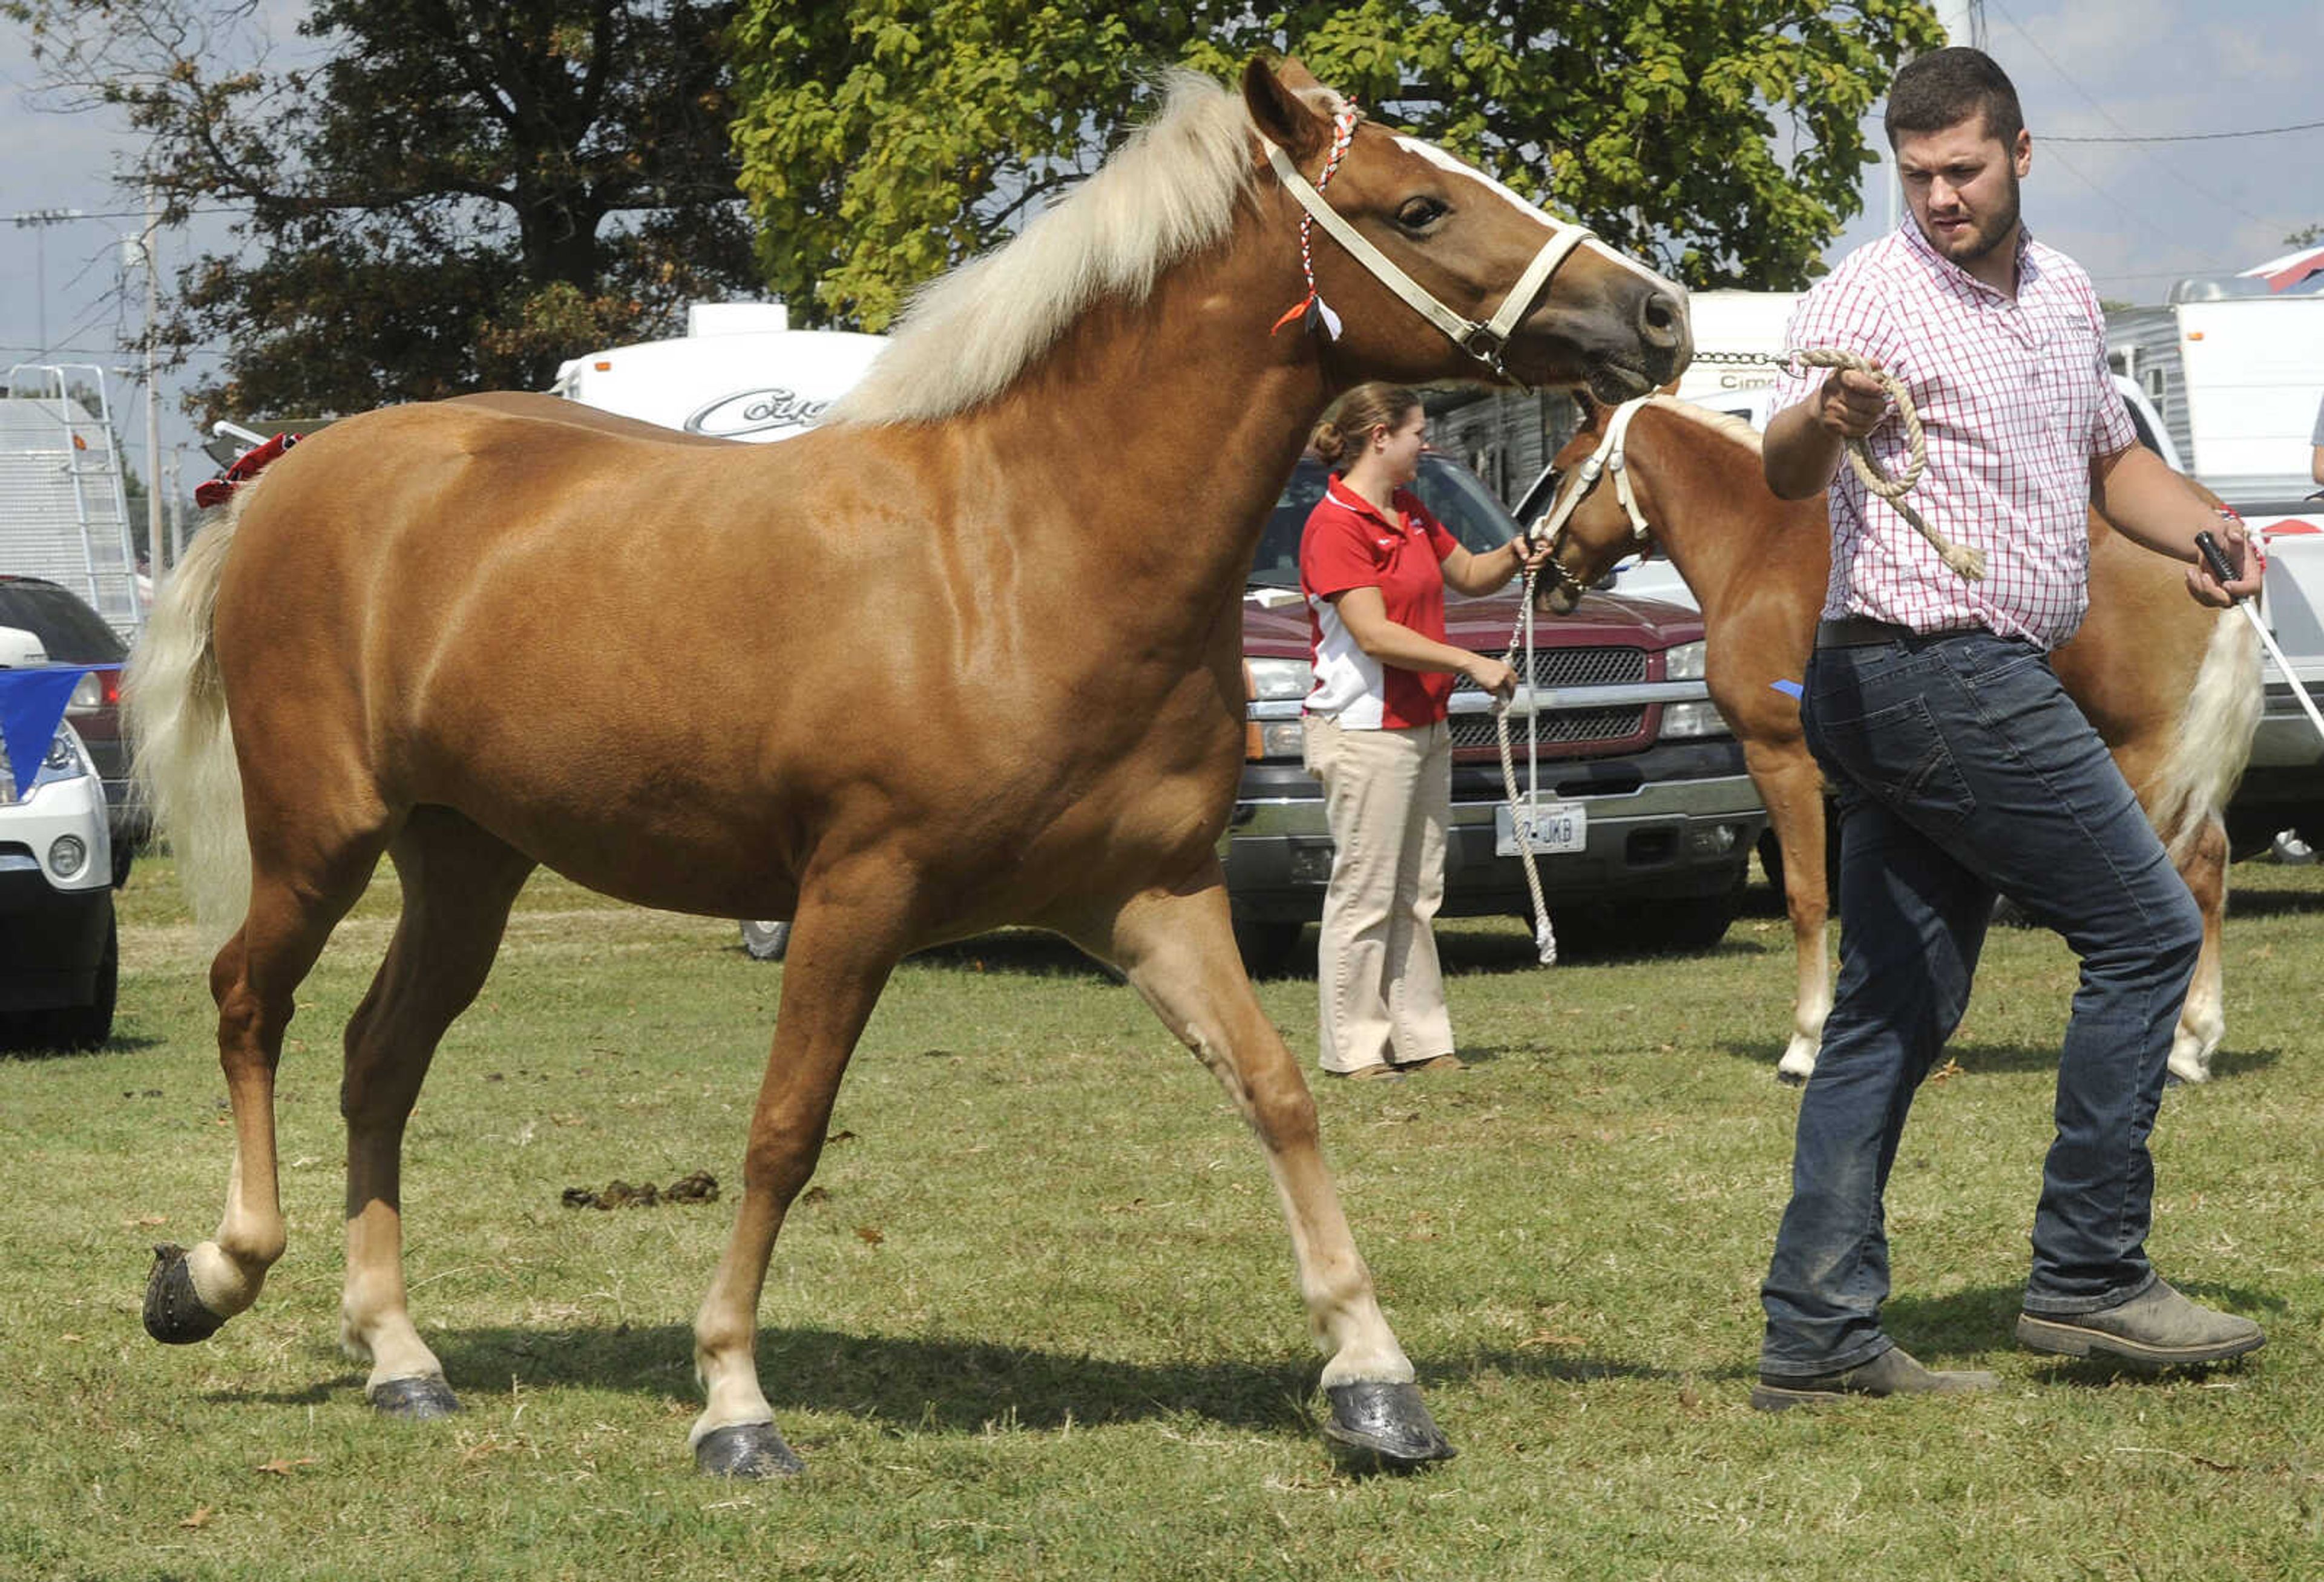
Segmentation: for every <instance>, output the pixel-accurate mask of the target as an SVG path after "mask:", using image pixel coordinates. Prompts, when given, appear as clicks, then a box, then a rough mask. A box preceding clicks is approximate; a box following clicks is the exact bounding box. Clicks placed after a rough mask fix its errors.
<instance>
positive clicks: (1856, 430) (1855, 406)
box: [1815, 368, 1888, 439]
mask: <svg viewBox="0 0 2324 1582" xmlns="http://www.w3.org/2000/svg"><path fill="white" fill-rule="evenodd" d="M1887 415H1888V391H1887V390H1886V388H1885V387H1883V386H1882V384H1881V382H1879V381H1878V380H1877V379H1875V378H1873V377H1872V376H1871V375H1870V374H1868V373H1858V372H1857V371H1856V370H1855V369H1853V368H1835V369H1833V370H1832V371H1831V373H1829V374H1827V375H1825V377H1824V382H1823V387H1822V388H1821V390H1819V391H1816V397H1815V419H1816V421H1817V422H1818V423H1819V424H1821V425H1822V426H1823V428H1826V429H1828V430H1830V431H1831V433H1833V434H1837V435H1839V436H1840V437H1841V438H1843V439H1861V438H1863V437H1865V436H1866V435H1867V434H1869V433H1871V432H1872V431H1873V430H1874V429H1875V428H1879V427H1880V423H1881V420H1882V419H1883V418H1886V417H1887Z"/></svg>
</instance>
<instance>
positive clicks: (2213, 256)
mask: <svg viewBox="0 0 2324 1582" xmlns="http://www.w3.org/2000/svg"><path fill="white" fill-rule="evenodd" d="M272 9H275V10H276V12H277V14H296V12H297V10H298V7H297V6H295V5H290V4H287V3H284V0H278V3H277V5H276V6H274V7H272ZM1984 16H1985V30H1986V38H1985V43H1986V47H1987V49H1988V50H1990V51H1992V53H1993V54H1994V55H1995V56H1996V57H1997V59H1999V60H2000V61H2001V63H2002V65H2003V66H2004V67H2005V68H2006V69H2007V70H2008V71H2009V73H2010V75H2011V77H2012V78H2014V79H2015V81H2016V83H2017V87H2018V93H2019V96H2020V97H2021V98H2022V99H2023V100H2024V106H2025V115H2026V123H2027V124H2028V126H2029V127H2030V128H2031V129H2032V131H2033V138H2034V163H2033V175H2032V176H2031V177H2030V178H2028V179H2027V182H2026V188H2025V215H2026V218H2027V221H2028V223H2029V224H2031V225H2033V229H2034V230H2035V232H2036V233H2037V234H2038V235H2040V236H2041V237H2042V238H2043V240H2044V241H2045V242H2048V243H2049V244H2052V245H2053V246H2057V247H2060V248H2062V249H2064V250H2065V251H2066V252H2067V253H2070V254H2071V255H2073V256H2074V257H2075V258H2077V259H2078V260H2080V262H2082V264H2083V265H2084V266H2085V267H2086V268H2088V269H2089V271H2090V273H2091V275H2092V276H2093V277H2094V278H2095V280H2096V281H2097V282H2098V290H2099V291H2100V292H2101V293H2102V294H2103V295H2105V296H2106V297H2107V298H2109V299H2121V300H2126V301H2134V302H2157V301H2160V300H2161V299H2162V296H2163V290H2165V289H2166V288H2167V287H2168V286H2169V285H2170V284H2171V282H2172V281H2174V280H2177V279H2179V278H2180V277H2181V276H2182V275H2188V274H2198V273H2211V272H2233V271H2236V270H2238V269H2242V268H2245V267H2247V266H2248V265H2251V264H2253V263H2256V262H2260V261H2262V260H2264V259H2266V258H2269V257H2272V256H2273V255H2274V254H2276V253H2280V252H2282V251H2283V250H2284V249H2283V247H2282V238H2283V237H2284V235H2286V234H2287V233H2289V232H2292V231H2294V230H2297V229H2299V228H2300V227H2301V226H2303V225H2311V224H2318V223H2324V128H2318V129H2314V130H2310V131H2305V132H2297V133H2283V134H2281V135H2275V136H2266V137H2233V138H2219V139H2216V140H2213V141H2206V142H2184V143H2078V142H2068V141H2065V140H2066V139H2068V138H2093V137H2095V138H2118V137H2123V136H2126V135H2141V134H2144V135H2153V134H2176V135H2185V134H2190V133H2236V132H2246V131H2251V130H2255V129H2259V128H2265V127H2275V126H2285V125H2292V124H2298V123H2302V122H2310V121H2324V89H2320V88H2319V86H2318V85H2319V82H2324V75H2319V67H2324V4H2319V3H2318V0H2216V3H2213V4H2206V5H2195V4H2180V3H2173V0H1986V5H1985V7H1984ZM34 75H35V72H34V68H33V65H32V60H31V59H30V56H29V53H28V51H27V49H26V44H25V41H24V39H23V36H22V33H21V31H20V30H19V29H17V28H16V27H15V26H14V24H0V368H5V365H6V364H8V363H14V362H17V361H20V360H23V359H25V358H28V357H30V356H32V354H33V351H34V349H35V343H36V342H38V341H39V340H40V339H41V334H42V332H41V320H42V301H43V298H44V299H45V304H46V312H45V316H46V319H47V336H48V340H49V343H50V345H51V346H56V347H61V348H65V349H64V350H63V351H61V352H60V353H59V355H61V356H64V357H67V358H69V360H72V361H80V362H97V363H101V364H104V365H106V366H107V367H108V368H110V367H115V366H119V365H122V364H124V363H125V361H126V360H125V359H124V357H122V356H121V355H120V354H118V352H117V350H116V347H117V345H118V339H117V337H118V336H120V335H121V334H122V333H123V332H124V330H125V329H128V328H134V324H135V315H136V314H137V312H138V311H139V308H138V305H137V304H138V299H137V298H136V297H135V295H134V293H132V294H131V296H130V298H129V299H127V300H122V299H115V298H114V297H112V296H111V295H110V294H113V293H116V292H117V290H118V288H119V287H120V284H121V282H122V279H123V271H122V265H121V247H120V238H121V236H122V235H124V234H134V232H135V231H136V229H137V228H138V222H137V221H136V219H135V218H134V216H122V217H118V218H109V219H90V220H85V221H78V222H73V223H69V224H65V225H55V226H51V227H46V228H45V229H42V230H39V231H35V230H33V229H29V228H21V227H18V226H16V225H11V224H9V223H8V216H13V215H15V214H18V213H22V212H26V211H32V210H39V209H47V208H79V209H83V210H86V211H88V212H90V213H91V214H103V213H107V212H112V211H118V210H121V209H124V208H126V207H134V205H131V204H127V203H124V199H123V196H122V195H121V194H120V193H118V192H117V191H116V190H115V189H114V188H113V187H112V186H111V185H110V184H109V182H108V181H107V179H106V178H107V176H108V175H109V173H110V172H111V171H112V170H113V169H114V168H115V165H116V163H117V162H118V161H120V160H121V159H122V158H123V157H124V152H125V151H126V150H127V149H128V147H129V146H130V144H129V143H128V141H127V140H126V139H125V138H124V136H123V135H122V134H121V133H119V131H118V130H117V129H116V127H115V125H113V124H108V123H107V122H106V121H105V120H104V119H102V118H100V117H99V116H97V115H54V114H47V113H43V112H42V111H40V110H38V109H36V108H35V107H33V106H32V105H31V104H30V103H29V100H28V95H27V89H28V87H30V85H31V84H32V81H33V79H34ZM2052 138H2055V139H2058V140H2059V141H2056V142H2050V141H2047V140H2049V139H2052ZM1873 139H1874V142H1875V143H1876V144H1878V143H1879V138H1878V131H1877V122H1876V124H1874V127H1873ZM1886 181H1887V178H1886V173H1885V169H1883V168H1880V167H1875V168H1872V169H1871V170H1867V180H1866V192H1865V211H1864V213H1863V214H1862V215H1861V216H1858V219H1857V220H1856V221H1855V222H1854V223H1852V224H1851V225H1849V227H1848V228H1847V230H1846V231H1845V232H1844V233H1843V234H1842V235H1841V236H1840V239H1839V241H1838V242H1837V243H1836V244H1834V246H1833V248H1832V250H1831V257H1833V258H1835V259H1836V258H1837V257H1839V256H1840V253H1844V252H1846V251H1847V250H1848V248H1849V247H1851V246H1853V245H1855V244H1858V243H1861V242H1864V241H1867V240H1869V239H1870V238H1872V237H1873V236H1876V235H1879V234H1880V233H1881V232H1882V231H1883V230H1884V229H1886V224H1887V202H1888V199H1887V191H1886ZM36 238H39V239H41V242H44V251H45V253H46V259H45V262H46V276H47V281H46V291H45V293H42V292H39V291H36V290H35V289H34V288H35V275H36V267H35V266H36V259H37V256H38V253H37V251H36V248H38V247H39V245H40V243H36ZM213 244H215V237H214V235H213ZM188 253H189V239H188V238H186V237H184V236H171V237H166V238H165V240H164V243H163V260H164V263H165V265H172V264H175V263H177V262H182V261H183V260H184V259H185V258H186V257H187V256H188ZM579 349H581V348H576V350H579ZM115 391H116V397H115V399H116V404H117V405H118V406H120V407H121V408H122V409H124V414H125V416H124V430H125V431H126V432H127V433H128V434H129V435H131V436H132V437H133V439H134V437H136V436H138V435H139V434H141V433H142V423H143V418H142V415H141V414H140V413H139V412H138V411H137V409H136V408H135V402H136V400H137V397H136V395H135V394H134V390H133V389H132V387H131V386H130V385H129V383H128V382H125V381H121V382H115ZM163 411H164V416H165V421H164V428H163V440H164V444H165V445H170V444H175V443H189V442H190V441H191V440H192V438H193V431H192V428H191V426H190V425H189V424H188V423H187V422H185V421H184V420H183V419H182V418H178V417H177V416H176V412H175V401H174V398H173V396H172V394H171V392H170V391H167V390H165V391H164V392H163ZM136 464H137V465H138V466H139V468H140V470H141V471H142V470H143V461H142V458H140V459H138V461H137V462H136ZM192 465H193V466H194V467H195V468H197V469H201V468H206V466H207V464H206V463H203V462H201V461H200V460H199V458H196V459H195V461H194V463H193V464H192ZM194 475H196V476H198V475H200V474H199V472H196V474H194Z"/></svg>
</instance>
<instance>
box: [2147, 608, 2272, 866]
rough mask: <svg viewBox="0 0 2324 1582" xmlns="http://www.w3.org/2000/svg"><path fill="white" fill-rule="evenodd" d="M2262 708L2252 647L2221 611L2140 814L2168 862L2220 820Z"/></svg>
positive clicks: (2251, 638) (2247, 626)
mask: <svg viewBox="0 0 2324 1582" xmlns="http://www.w3.org/2000/svg"><path fill="white" fill-rule="evenodd" d="M2263 702H2264V689H2263V687H2262V686H2261V682H2260V671H2259V639H2258V638H2257V637H2256V636H2255V635H2254V633H2253V631H2252V630H2251V622H2250V621H2246V619H2245V618H2244V615H2243V612H2241V611H2239V610H2222V611H2221V612H2219V616H2218V621H2217V622H2215V623H2214V624H2213V626H2212V628H2211V640H2210V643H2209V647H2207V648H2205V649H2204V651H2203V664H2202V667H2201V668H2200V669H2199V670H2198V671H2196V673H2195V685H2194V688H2193V690H2192V691H2190V693H2189V694H2187V706H2186V708H2185V709H2184V711H2182V712H2181V714H2180V716H2179V733H2178V736H2177V737H2176V739H2175V740H2173V741H2172V744H2171V756H2170V758H2169V759H2167V760H2166V761H2165V762H2164V763H2163V768H2162V770H2161V771H2160V773H2159V774H2158V776H2157V777H2156V786H2157V789H2156V791H2155V794H2154V796H2153V800H2152V802H2151V803H2150V804H2149V807H2148V813H2149V816H2150V817H2151V818H2152V819H2153V823H2154V828H2155V832H2157V833H2158V834H2160V835H2161V836H2162V837H2163V844H2164V845H2166V846H2168V847H2169V848H2170V849H2171V858H2172V861H2174V862H2175V861H2178V860H2181V859H2182V858H2184V857H2185V856H2186V855H2187V853H2188V851H2189V850H2190V849H2191V848H2192V847H2193V845H2194V844H2195V842H2197V841H2199V840H2200V839H2201V838H2202V834H2203V832H2204V831H2205V830H2207V829H2209V827H2210V826H2211V825H2212V824H2213V823H2216V822H2217V821H2218V820H2219V819H2220V818H2221V817H2223V816H2224V815H2225V813H2226V809H2227V798H2228V797H2229V796H2233V795H2234V794H2235V789H2236V781H2238V780H2240V779H2242V778H2243V777H2244V766H2245V765H2246V763H2248V762H2249V761H2250V760H2251V750H2252V737H2253V735H2254V733H2255V732H2256V731H2258V730H2259V716H2260V709H2261V706H2262V704H2263Z"/></svg>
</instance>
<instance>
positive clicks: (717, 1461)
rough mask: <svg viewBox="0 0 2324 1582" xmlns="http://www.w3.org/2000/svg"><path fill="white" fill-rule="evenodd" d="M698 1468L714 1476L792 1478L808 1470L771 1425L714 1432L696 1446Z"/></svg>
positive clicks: (742, 1425) (743, 1425)
mask: <svg viewBox="0 0 2324 1582" xmlns="http://www.w3.org/2000/svg"><path fill="white" fill-rule="evenodd" d="M694 1465H695V1468H696V1470H697V1471H700V1472H705V1473H708V1474H709V1475H710V1476H713V1477H791V1476H796V1475H798V1474H799V1473H802V1472H805V1471H806V1470H807V1463H806V1462H804V1461H802V1460H800V1459H799V1458H798V1455H797V1453H795V1452H794V1451H793V1450H792V1449H791V1448H790V1447H789V1446H788V1445H786V1444H784V1443H783V1436H782V1435H780V1434H779V1433H777V1432H776V1431H775V1425H774V1424H773V1423H771V1422H738V1423H736V1424H735V1425H734V1426H733V1427H732V1428H717V1429H712V1430H710V1431H709V1432H708V1433H706V1434H705V1435H703V1436H702V1439H701V1440H700V1442H699V1443H697V1444H696V1446H695V1447H694Z"/></svg>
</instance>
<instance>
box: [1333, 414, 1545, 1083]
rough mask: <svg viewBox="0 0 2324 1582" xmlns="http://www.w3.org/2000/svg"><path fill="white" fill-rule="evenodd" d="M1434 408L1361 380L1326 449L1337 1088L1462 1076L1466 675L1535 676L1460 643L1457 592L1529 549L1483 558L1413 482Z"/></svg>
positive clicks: (1493, 582)
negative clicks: (1453, 838)
mask: <svg viewBox="0 0 2324 1582" xmlns="http://www.w3.org/2000/svg"><path fill="white" fill-rule="evenodd" d="M1426 424H1427V419H1426V417H1425V414H1423V412H1422V411H1421V409H1420V398H1419V397H1418V396H1416V395H1415V394H1413V392H1412V391H1408V390H1405V389H1402V388H1400V387H1398V386H1396V385H1389V384H1363V385H1358V386H1357V387H1356V388H1355V389H1354V390H1351V391H1349V392H1348V393H1347V394H1346V395H1344V396H1342V398H1341V399H1340V400H1339V401H1338V403H1337V404H1336V405H1335V406H1334V407H1333V409H1332V411H1331V412H1330V413H1329V414H1327V415H1326V416H1325V418H1324V419H1323V422H1322V423H1320V424H1318V425H1317V426H1316V428H1315V435H1314V439H1313V441H1312V442H1311V448H1313V449H1314V452H1315V454H1316V455H1320V456H1322V457H1323V462H1324V464H1325V465H1327V466H1329V467H1331V468H1333V469H1334V471H1333V476H1332V478H1331V481H1330V482H1329V483H1327V484H1326V485H1325V487H1324V490H1323V499H1322V500H1321V501H1318V502H1317V503H1316V506H1315V509H1314V512H1313V513H1312V514H1310V515H1309V517H1308V518H1307V528H1306V531H1305V535H1304V536H1303V537H1302V538H1301V539H1300V543H1299V585H1300V591H1301V592H1302V593H1305V595H1306V598H1307V612H1308V626H1309V630H1310V633H1311V636H1312V638H1313V641H1314V659H1315V684H1314V687H1313V688H1312V689H1311V690H1310V691H1309V692H1308V694H1307V699H1306V703H1305V707H1304V722H1305V731H1306V758H1307V768H1308V771H1309V772H1310V773H1311V774H1313V775H1314V776H1315V777H1317V778H1318V779H1320V780H1322V781H1323V799H1324V808H1325V814H1326V816H1327V817H1328V818H1329V819H1330V821H1331V825H1332V840H1333V844H1334V845H1335V846H1336V847H1337V848H1338V851H1337V854H1336V856H1335V857H1334V859H1333V863H1332V882H1331V887H1330V888H1329V889H1327V890H1326V891H1325V892H1324V895H1323V939H1322V941H1321V942H1320V943H1319V944H1318V946H1317V951H1316V971H1315V980H1316V983H1317V986H1318V989H1319V990H1320V992H1321V995H1322V999H1323V1017H1322V1026H1323V1038H1322V1044H1323V1069H1324V1070H1325V1071H1326V1072H1331V1073H1332V1074H1333V1075H1334V1076H1342V1077H1354V1078H1359V1079H1363V1078H1376V1077H1393V1076H1397V1075H1399V1074H1400V1073H1402V1072H1406V1071H1413V1070H1450V1069H1454V1068H1457V1067H1458V1066H1459V1065H1460V1064H1461V1062H1460V1060H1459V1058H1458V1057H1457V1056H1455V1055H1454V1054H1453V1053H1452V1019H1451V1017H1450V1016H1448V1015H1447V1014H1446V1012H1445V1008H1444V982H1443V976H1442V974H1441V973H1440V972H1439V971H1438V969H1437V965H1436V938H1435V935H1434V934H1433V933H1432V932H1431V931H1430V928H1429V920H1430V919H1431V918H1433V917H1434V916H1435V915H1436V908H1437V906H1438V905H1439V904H1440V903H1441V902H1442V901H1443V898H1444V831H1445V827H1446V825H1447V824H1448V823H1451V821H1452V741H1451V739H1450V737H1449V735H1448V733H1447V731H1446V729H1445V724H1444V713H1445V709H1444V704H1445V700H1446V698H1447V697H1449V696H1450V695H1451V694H1452V678H1453V677H1454V676H1468V677H1469V678H1470V679H1471V681H1474V682H1475V683H1476V684H1477V685H1479V686H1481V687H1483V688H1484V689H1485V690H1486V691H1487V692H1489V693H1493V694H1497V695H1499V696H1502V697H1507V696H1508V695H1509V694H1511V693H1513V692H1515V691H1516V689H1517V674H1516V672H1514V671H1512V670H1511V669H1510V668H1509V667H1508V666H1507V665H1505V664H1503V663H1502V662H1501V661H1500V660H1499V659H1495V658H1489V657H1488V656H1486V655H1483V654H1476V653H1471V652H1470V651H1469V650H1468V649H1466V648H1454V647H1452V645H1451V644H1449V643H1447V642H1446V641H1445V640H1444V590H1445V589H1446V588H1447V587H1451V588H1452V589H1453V590H1454V591H1455V592H1458V593H1490V592H1492V591H1493V590H1494V589H1496V588H1499V587H1500V586H1501V585H1502V584H1505V583H1507V582H1508V580H1509V578H1511V577H1512V576H1515V575H1517V573H1518V572H1520V571H1522V570H1524V569H1525V566H1526V561H1525V558H1524V554H1523V550H1522V548H1521V541H1517V540H1513V541H1512V542H1510V543H1509V544H1508V545H1506V546H1504V547H1501V548H1499V549H1494V550H1489V551H1488V552H1486V553H1484V554H1481V555H1479V554H1472V553H1471V552H1470V551H1469V550H1468V549H1466V548H1464V547H1462V545H1461V544H1460V543H1459V542H1458V541H1457V540H1456V539H1454V538H1453V537H1452V534H1450V533H1448V532H1446V531H1445V530H1444V527H1443V523H1441V522H1439V521H1438V520H1436V519H1435V518H1434V516H1431V515H1430V514H1429V511H1428V508H1427V507H1426V506H1425V505H1423V504H1422V503H1421V502H1420V499H1419V497H1418V496H1417V495H1416V494H1414V493H1412V492H1410V490H1408V489H1407V488H1406V484H1409V483H1411V482H1412V481H1413V480H1414V479H1415V478H1416V477H1417V476H1418V475H1419V472H1420V453H1421V450H1422V448H1423V446H1424V445H1425V442H1426Z"/></svg>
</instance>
